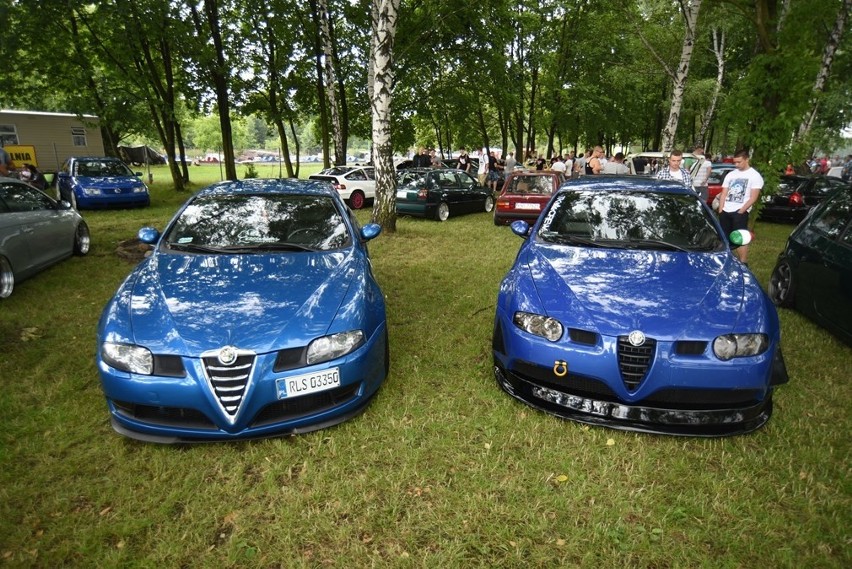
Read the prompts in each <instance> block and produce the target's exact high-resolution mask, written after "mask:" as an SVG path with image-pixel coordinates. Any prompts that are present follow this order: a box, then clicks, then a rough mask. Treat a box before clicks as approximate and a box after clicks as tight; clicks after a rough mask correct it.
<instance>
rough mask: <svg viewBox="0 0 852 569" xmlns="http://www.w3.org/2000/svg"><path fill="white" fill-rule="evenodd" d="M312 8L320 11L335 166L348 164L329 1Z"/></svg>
mask: <svg viewBox="0 0 852 569" xmlns="http://www.w3.org/2000/svg"><path fill="white" fill-rule="evenodd" d="M311 6H312V8H314V9H316V10H317V11H318V16H317V19H318V20H319V38H320V44H321V45H322V54H323V63H324V65H323V71H324V81H323V84H324V87H325V96H326V98H327V99H328V114H329V118H330V119H331V137H332V140H333V141H334V163H335V165H343V164H346V148H345V145H344V141H343V127H342V124H341V121H340V106H339V104H338V101H337V72H336V70H335V68H334V49H333V47H332V43H331V28H330V24H329V21H330V20H331V15H330V14H329V12H328V2H327V0H318V4H317V2H315V1H314V0H311Z"/></svg>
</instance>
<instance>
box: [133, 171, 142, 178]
mask: <svg viewBox="0 0 852 569" xmlns="http://www.w3.org/2000/svg"><path fill="white" fill-rule="evenodd" d="M134 174H136V175H137V176H139V177H140V178H141V177H142V172H134Z"/></svg>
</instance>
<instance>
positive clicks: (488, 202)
mask: <svg viewBox="0 0 852 569" xmlns="http://www.w3.org/2000/svg"><path fill="white" fill-rule="evenodd" d="M492 209H494V198H493V197H492V196H488V197H486V198H485V213H491V210H492Z"/></svg>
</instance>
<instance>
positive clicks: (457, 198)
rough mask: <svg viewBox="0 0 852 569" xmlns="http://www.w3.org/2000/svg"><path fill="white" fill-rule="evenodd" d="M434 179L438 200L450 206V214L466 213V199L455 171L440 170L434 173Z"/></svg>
mask: <svg viewBox="0 0 852 569" xmlns="http://www.w3.org/2000/svg"><path fill="white" fill-rule="evenodd" d="M432 180H434V186H437V192H436V193H437V194H438V195H439V200H438V201H439V202H445V203H446V204H447V205H448V206H449V207H450V214H451V215H458V214H460V213H464V208H465V204H464V199H463V196H462V192H461V188H460V187H459V180H458V178H457V177H456V175H455V173H453V172H452V171H449V170H440V171H437V172H434V173H433V175H432ZM434 186H433V187H434ZM431 191H432V190H431V189H430V192H431Z"/></svg>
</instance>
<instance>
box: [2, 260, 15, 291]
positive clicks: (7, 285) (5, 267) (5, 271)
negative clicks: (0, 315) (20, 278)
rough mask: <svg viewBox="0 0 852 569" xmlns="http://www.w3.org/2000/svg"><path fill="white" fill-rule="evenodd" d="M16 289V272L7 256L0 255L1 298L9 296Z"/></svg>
mask: <svg viewBox="0 0 852 569" xmlns="http://www.w3.org/2000/svg"><path fill="white" fill-rule="evenodd" d="M14 289H15V273H13V272H12V265H11V264H10V263H9V260H8V259H7V258H6V257H0V298H8V297H9V295H11V294H12V291H13V290H14Z"/></svg>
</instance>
